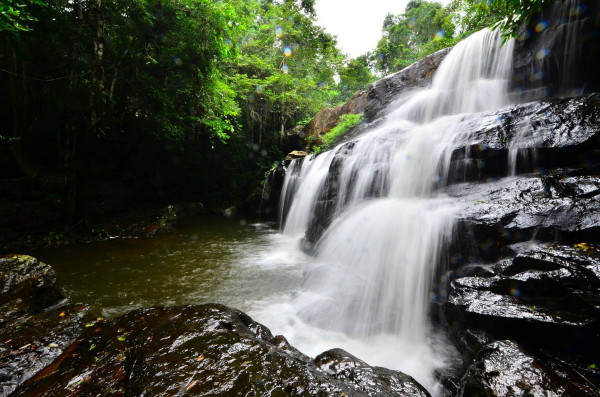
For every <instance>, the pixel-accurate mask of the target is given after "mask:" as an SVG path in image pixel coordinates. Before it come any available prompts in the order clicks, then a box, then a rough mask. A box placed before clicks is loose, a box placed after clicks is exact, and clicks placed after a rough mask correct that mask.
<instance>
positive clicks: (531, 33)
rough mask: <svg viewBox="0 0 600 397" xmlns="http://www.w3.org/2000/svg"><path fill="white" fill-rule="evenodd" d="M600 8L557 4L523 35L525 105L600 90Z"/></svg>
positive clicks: (520, 58)
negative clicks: (526, 101)
mask: <svg viewBox="0 0 600 397" xmlns="http://www.w3.org/2000/svg"><path fill="white" fill-rule="evenodd" d="M599 26H600V3H599V2H598V1H596V0H565V1H555V2H554V3H553V4H552V5H551V6H549V7H545V8H544V9H543V10H542V12H541V13H539V14H537V15H533V16H532V18H531V23H530V24H529V25H527V26H523V27H522V28H521V29H520V31H519V40H518V41H517V45H516V48H515V86H516V88H517V90H518V91H519V92H520V97H521V98H522V99H523V100H533V99H543V98H548V97H555V96H577V95H581V94H585V93H589V92H596V91H599V90H600V81H599V80H598V76H597V74H598V69H599V67H600V44H599V43H598V33H599V28H598V27H599Z"/></svg>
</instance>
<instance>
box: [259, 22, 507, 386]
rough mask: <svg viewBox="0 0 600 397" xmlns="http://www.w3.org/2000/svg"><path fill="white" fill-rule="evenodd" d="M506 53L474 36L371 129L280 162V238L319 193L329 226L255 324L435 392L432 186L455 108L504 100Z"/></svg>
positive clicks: (300, 221)
mask: <svg viewBox="0 0 600 397" xmlns="http://www.w3.org/2000/svg"><path fill="white" fill-rule="evenodd" d="M512 52H513V42H512V41H509V42H508V43H506V44H505V45H504V46H500V37H499V34H498V32H496V31H490V30H483V31H481V32H478V33H476V34H474V35H472V36H471V37H469V38H468V39H467V40H465V41H463V42H461V43H459V44H457V45H456V47H455V48H454V49H452V50H451V52H450V53H449V54H448V55H447V57H446V59H445V60H444V61H443V62H442V64H441V65H440V67H439V69H438V71H437V72H436V74H435V76H434V79H433V81H432V84H431V87H430V88H428V89H425V90H420V91H415V92H413V93H411V94H409V95H408V96H404V97H403V99H402V102H400V103H396V104H395V105H394V106H393V109H391V111H390V112H389V113H388V114H387V116H385V119H384V120H383V121H382V122H381V123H377V124H378V126H377V127H375V128H373V129H371V130H370V131H367V132H366V133H365V134H363V135H362V136H361V137H359V138H358V139H357V140H356V141H354V142H352V143H351V144H345V145H340V146H338V147H337V148H335V149H333V150H332V151H330V152H327V153H323V154H320V155H318V156H316V157H307V158H305V159H303V160H296V161H295V162H293V163H292V164H291V165H290V169H289V170H288V176H287V177H286V178H287V179H286V181H285V186H284V190H283V193H282V210H283V212H284V213H285V224H284V227H283V232H284V234H287V235H289V236H291V237H294V236H295V237H297V238H298V237H301V236H302V235H303V234H304V232H305V230H306V228H307V227H308V226H309V220H310V219H311V217H312V216H314V214H315V207H316V206H317V205H318V204H319V201H321V202H323V201H324V200H328V201H329V202H328V204H327V207H328V208H329V211H330V213H329V216H331V219H333V222H331V224H330V225H329V226H328V228H327V229H326V230H325V232H324V233H323V235H322V237H321V238H320V240H319V241H318V243H317V244H316V251H315V252H316V255H315V257H314V258H313V260H312V261H311V263H309V264H308V265H306V268H305V278H304V283H303V285H302V289H301V290H300V291H299V292H297V293H296V294H295V295H294V296H293V297H292V298H291V300H290V301H289V302H287V303H285V304H280V305H279V307H278V308H276V309H274V308H273V307H269V308H265V311H263V315H260V314H259V315H258V317H260V318H261V320H263V321H265V322H266V323H267V324H269V325H270V326H271V327H273V328H274V329H276V330H277V331H278V332H282V333H284V334H285V335H286V336H288V337H289V338H290V340H291V342H292V344H294V345H296V346H297V347H298V348H300V350H303V351H306V352H307V353H309V354H315V353H318V352H320V351H322V350H324V349H326V348H332V347H343V348H347V349H348V350H349V351H351V352H353V353H354V354H357V355H358V356H359V357H361V358H362V359H364V360H365V361H367V362H369V363H370V364H372V365H382V366H386V367H390V368H395V369H400V370H402V371H404V372H406V373H408V374H410V375H412V376H414V377H415V378H416V379H417V380H419V381H420V382H421V383H422V384H423V385H424V386H426V387H427V388H429V389H430V391H432V392H433V393H435V381H434V378H433V372H434V369H435V367H436V366H441V365H443V357H440V356H439V354H438V353H439V352H437V351H436V350H435V347H433V346H434V345H435V343H433V342H432V340H433V339H435V335H434V333H433V332H432V329H431V326H430V323H429V320H428V309H429V305H430V291H431V284H432V279H433V277H434V274H435V272H436V270H437V267H438V265H439V263H438V262H439V259H440V256H441V255H442V250H443V247H444V245H445V243H446V242H447V241H448V239H449V238H450V237H451V234H452V229H453V222H454V217H455V209H454V205H453V202H452V201H451V200H450V199H448V198H446V197H444V196H443V194H442V193H441V192H440V187H441V186H443V185H444V182H445V180H446V176H447V174H448V170H449V167H450V159H451V155H452V152H453V148H454V147H455V142H456V140H457V138H458V137H460V136H461V130H460V129H459V128H458V127H457V126H458V122H459V121H460V120H461V119H463V118H464V117H465V113H474V112H480V111H484V110H490V109H496V108H500V107H502V106H505V105H507V104H508V103H509V97H508V82H509V79H510V74H511V69H512ZM328 175H329V177H328ZM332 175H333V177H332ZM332 189H333V190H335V194H333V195H331V194H329V196H327V195H326V194H325V193H331V190H332ZM282 311H283V312H287V313H288V314H289V316H287V317H286V316H285V315H282ZM267 312H270V313H275V312H277V315H276V316H275V317H276V318H274V316H273V314H271V315H268V314H265V313H267Z"/></svg>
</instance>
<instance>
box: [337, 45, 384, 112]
mask: <svg viewBox="0 0 600 397" xmlns="http://www.w3.org/2000/svg"><path fill="white" fill-rule="evenodd" d="M369 58H370V54H365V55H360V56H358V57H356V58H355V59H351V60H350V61H349V62H348V64H347V65H346V66H345V67H343V68H342V69H341V70H340V72H339V76H340V81H339V83H338V87H339V92H340V96H339V99H340V101H341V102H343V101H345V100H347V99H349V98H350V97H351V96H352V95H354V93H355V92H356V91H358V90H362V89H365V88H366V87H367V86H368V85H369V84H371V83H373V82H374V81H375V80H376V79H377V78H376V77H375V76H374V75H373V73H371V65H370V62H369Z"/></svg>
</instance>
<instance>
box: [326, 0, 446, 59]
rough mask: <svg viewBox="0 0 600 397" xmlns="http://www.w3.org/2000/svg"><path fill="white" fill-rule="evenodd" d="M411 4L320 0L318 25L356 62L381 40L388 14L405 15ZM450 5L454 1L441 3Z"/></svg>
mask: <svg viewBox="0 0 600 397" xmlns="http://www.w3.org/2000/svg"><path fill="white" fill-rule="evenodd" d="M408 1H409V0H317V1H316V3H315V9H316V12H317V24H319V25H321V26H323V27H324V28H325V30H326V31H327V32H328V33H331V34H333V35H336V36H337V38H338V47H339V48H340V49H341V50H342V52H343V53H345V54H347V55H349V56H350V57H352V58H355V57H357V56H359V55H362V54H364V53H366V52H367V51H372V50H373V49H374V48H375V47H376V46H377V41H379V39H380V38H381V26H382V25H383V19H384V18H385V16H386V14H387V13H392V14H394V15H397V14H401V13H403V12H404V8H405V7H406V4H408ZM438 1H439V3H441V4H442V5H446V4H448V3H449V2H450V0H438Z"/></svg>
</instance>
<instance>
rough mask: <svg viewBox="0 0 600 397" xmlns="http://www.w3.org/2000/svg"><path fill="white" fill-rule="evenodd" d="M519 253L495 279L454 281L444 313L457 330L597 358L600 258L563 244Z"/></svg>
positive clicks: (503, 264) (499, 268) (599, 348)
mask: <svg viewBox="0 0 600 397" xmlns="http://www.w3.org/2000/svg"><path fill="white" fill-rule="evenodd" d="M585 246H586V247H588V246H587V245H585ZM518 250H520V251H521V252H519V253H518V254H517V255H516V256H515V257H514V258H513V259H508V260H502V261H500V262H498V263H497V264H496V265H495V266H494V267H493V268H494V273H495V274H494V275H490V276H486V277H482V276H474V277H461V278H457V279H455V280H454V281H453V282H452V283H451V286H450V295H449V297H448V301H447V302H446V304H445V308H444V310H445V313H446V317H447V319H448V323H449V324H450V325H451V328H452V329H453V332H455V334H460V333H462V332H463V331H464V330H465V329H474V330H478V329H482V330H485V332H489V333H491V334H492V335H494V336H496V337H498V338H510V339H513V340H517V341H522V342H524V343H527V344H529V345H532V346H538V347H544V348H548V349H551V350H552V351H560V352H564V353H573V352H577V353H578V354H579V355H582V356H589V357H590V358H593V357H595V355H596V353H597V352H598V351H600V295H599V293H600V277H599V274H600V256H599V255H598V254H597V252H596V251H595V250H594V251H584V250H581V249H578V248H574V247H569V246H564V245H558V244H548V245H541V246H531V245H527V248H518Z"/></svg>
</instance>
